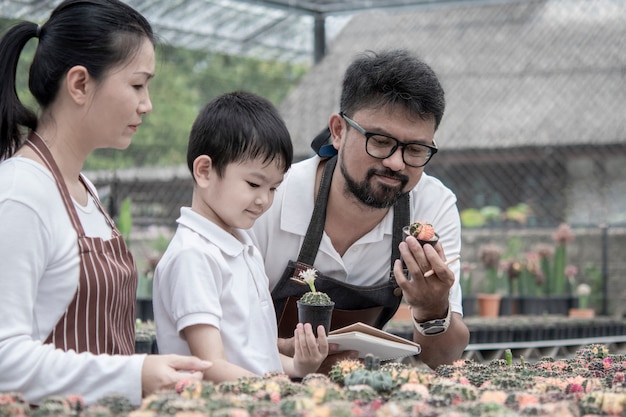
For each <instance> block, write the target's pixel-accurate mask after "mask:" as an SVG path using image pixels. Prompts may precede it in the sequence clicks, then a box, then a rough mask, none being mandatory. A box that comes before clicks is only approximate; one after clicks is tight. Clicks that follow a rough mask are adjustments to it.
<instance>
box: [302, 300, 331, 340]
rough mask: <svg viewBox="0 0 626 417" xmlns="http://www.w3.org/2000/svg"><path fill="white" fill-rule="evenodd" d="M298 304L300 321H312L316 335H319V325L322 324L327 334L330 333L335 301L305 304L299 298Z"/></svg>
mask: <svg viewBox="0 0 626 417" xmlns="http://www.w3.org/2000/svg"><path fill="white" fill-rule="evenodd" d="M296 304H297V305H298V321H299V322H300V323H311V326H312V327H313V333H314V334H315V336H317V326H319V325H320V324H321V325H322V326H324V329H325V330H326V334H328V332H329V331H330V322H331V319H332V316H333V308H334V307H335V303H332V304H329V305H313V304H304V303H301V302H300V300H298V301H297V302H296Z"/></svg>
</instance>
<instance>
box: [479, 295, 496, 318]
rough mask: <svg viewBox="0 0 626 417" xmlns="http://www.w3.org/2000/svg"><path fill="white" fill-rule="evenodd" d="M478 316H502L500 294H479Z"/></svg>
mask: <svg viewBox="0 0 626 417" xmlns="http://www.w3.org/2000/svg"><path fill="white" fill-rule="evenodd" d="M476 299H477V300H478V314H479V315H480V316H481V317H498V316H499V315H500V302H501V301H502V295H500V294H477V295H476Z"/></svg>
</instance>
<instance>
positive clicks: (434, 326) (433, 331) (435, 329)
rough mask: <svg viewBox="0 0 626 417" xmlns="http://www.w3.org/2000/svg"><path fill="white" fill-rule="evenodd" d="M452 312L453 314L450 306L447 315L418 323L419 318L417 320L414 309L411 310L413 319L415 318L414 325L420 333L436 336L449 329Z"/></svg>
mask: <svg viewBox="0 0 626 417" xmlns="http://www.w3.org/2000/svg"><path fill="white" fill-rule="evenodd" d="M450 314H451V310H450V306H448V313H447V314H446V317H445V318H443V319H435V320H429V321H425V322H423V323H418V322H417V320H415V316H414V315H413V312H412V311H411V319H412V320H413V325H414V326H415V330H417V331H418V332H419V333H420V334H422V335H424V336H435V335H438V334H441V333H443V332H445V331H446V330H448V327H449V326H450Z"/></svg>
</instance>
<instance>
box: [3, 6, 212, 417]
mask: <svg viewBox="0 0 626 417" xmlns="http://www.w3.org/2000/svg"><path fill="white" fill-rule="evenodd" d="M33 37H36V38H38V42H39V44H38V47H37V51H36V53H35V56H34V58H33V62H32V64H31V67H30V73H29V88H30V91H31V93H32V95H33V97H34V98H35V99H36V100H37V102H38V104H39V106H40V108H41V112H40V113H41V114H40V116H39V117H37V116H36V115H35V113H33V112H32V111H31V110H29V109H28V108H26V107H25V106H24V105H23V104H22V103H21V102H20V100H19V98H18V97H17V95H16V93H15V91H16V90H15V79H16V74H15V73H16V67H17V62H18V59H19V56H20V53H21V51H22V49H23V47H24V45H25V44H26V43H27V42H28V41H29V40H30V39H32V38H33ZM154 43H155V38H154V35H153V32H152V29H151V27H150V24H149V23H148V22H147V21H146V19H145V18H144V17H143V16H141V15H140V14H139V13H137V12H136V11H135V10H133V9H132V8H130V7H129V6H127V5H126V4H124V3H122V2H119V1H117V0H67V1H64V2H63V3H61V4H60V5H59V6H58V7H57V8H56V9H55V10H54V11H53V12H52V14H51V15H50V18H49V20H48V21H47V22H46V23H45V24H44V25H42V26H39V25H37V24H34V23H30V22H21V23H18V24H17V25H15V26H14V27H12V28H11V29H10V30H9V31H8V32H7V33H6V34H5V35H4V37H3V38H2V40H1V41H0V160H2V162H0V260H1V261H0V264H1V265H2V268H0V316H2V318H3V320H2V321H1V322H0V358H2V360H0V375H2V378H0V391H18V392H22V393H23V395H24V397H25V398H26V399H27V400H28V401H29V402H31V403H33V404H36V403H38V402H39V401H41V400H42V399H43V398H45V397H46V396H49V395H53V394H57V395H67V394H80V395H82V396H83V398H84V400H85V402H87V403H91V402H94V401H96V400H97V399H99V398H101V397H102V396H104V395H107V394H112V393H122V394H124V395H127V396H128V397H129V399H130V400H131V402H132V403H133V404H136V405H138V404H139V403H140V402H141V397H142V394H143V395H146V394H150V393H152V392H154V391H156V390H158V389H161V388H166V387H170V386H172V385H174V384H175V383H176V382H177V381H179V380H181V379H189V378H193V379H201V378H202V371H204V370H206V369H207V368H208V367H209V366H210V363H207V362H204V361H200V360H199V359H197V358H193V357H184V356H174V355H167V356H158V355H149V356H146V355H134V354H133V353H134V306H135V291H136V286H137V272H136V268H135V263H134V261H133V258H132V255H131V254H130V252H129V251H128V249H127V248H126V246H125V245H124V241H123V239H122V237H121V235H120V233H119V231H118V230H117V229H116V228H115V225H114V224H113V222H112V220H111V219H110V217H109V216H108V215H107V214H106V212H105V211H104V209H103V208H102V206H101V204H100V202H99V200H98V198H97V196H96V193H95V189H94V187H93V184H91V183H90V182H89V181H88V180H87V179H86V178H85V177H83V176H82V175H81V173H80V171H81V169H82V167H83V164H84V162H85V159H86V158H87V156H88V155H89V154H90V153H91V152H92V151H93V150H95V149H97V148H115V149H124V148H126V147H128V146H129V144H130V141H131V136H132V135H133V134H134V133H135V132H136V131H137V128H138V127H139V126H140V125H141V120H142V117H143V116H144V115H145V114H147V113H149V112H150V111H151V109H152V103H151V102H150V97H149V93H148V84H149V82H150V79H151V78H152V77H153V75H154V67H155V56H154Z"/></svg>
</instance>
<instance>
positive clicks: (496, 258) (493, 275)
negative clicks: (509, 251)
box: [479, 244, 503, 294]
mask: <svg viewBox="0 0 626 417" xmlns="http://www.w3.org/2000/svg"><path fill="white" fill-rule="evenodd" d="M502 252H503V250H502V248H501V247H500V246H499V245H496V244H487V245H484V246H482V247H481V248H480V251H479V257H480V261H481V263H482V266H483V267H484V268H485V277H484V280H483V282H482V285H481V291H482V292H484V293H486V294H496V293H498V292H499V290H500V286H501V279H500V259H501V257H502Z"/></svg>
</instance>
